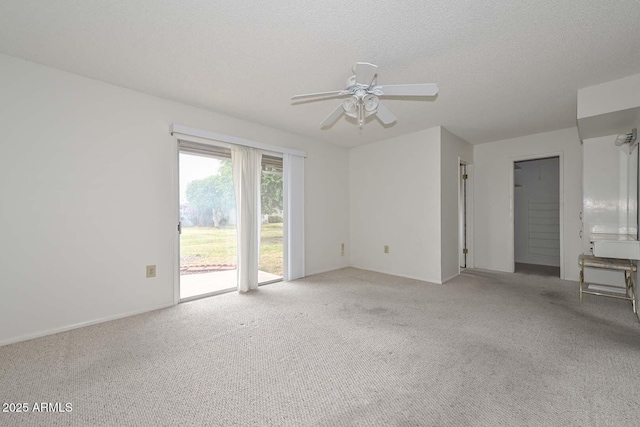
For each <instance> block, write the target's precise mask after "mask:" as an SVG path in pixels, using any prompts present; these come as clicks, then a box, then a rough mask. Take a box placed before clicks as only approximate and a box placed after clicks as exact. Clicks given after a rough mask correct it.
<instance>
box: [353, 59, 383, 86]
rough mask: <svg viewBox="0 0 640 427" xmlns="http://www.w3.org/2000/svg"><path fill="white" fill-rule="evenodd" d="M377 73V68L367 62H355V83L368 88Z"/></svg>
mask: <svg viewBox="0 0 640 427" xmlns="http://www.w3.org/2000/svg"><path fill="white" fill-rule="evenodd" d="M377 73H378V66H377V65H373V64H369V63H368V62H356V83H358V84H361V85H366V86H369V85H370V84H371V83H373V79H374V78H375V77H376V74H377Z"/></svg>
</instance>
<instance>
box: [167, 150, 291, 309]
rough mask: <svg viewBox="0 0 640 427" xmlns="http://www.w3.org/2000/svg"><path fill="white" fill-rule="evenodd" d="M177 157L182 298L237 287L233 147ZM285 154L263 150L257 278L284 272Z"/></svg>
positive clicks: (263, 279) (271, 277)
mask: <svg viewBox="0 0 640 427" xmlns="http://www.w3.org/2000/svg"><path fill="white" fill-rule="evenodd" d="M190 150H191V149H189V148H185V149H182V150H181V152H180V157H179V170H180V176H179V182H180V224H181V234H180V299H191V298H194V297H198V296H204V295H208V294H212V293H215V292H221V291H226V290H231V289H236V286H237V249H238V244H237V230H236V226H237V224H236V205H235V193H234V188H233V173H232V167H231V152H230V151H228V150H227V151H224V150H223V149H219V150H218V151H217V152H215V153H208V152H206V151H205V150H203V151H202V152H195V151H194V152H192V151H190ZM283 191H284V189H283V185H282V159H280V158H277V157H271V156H266V155H263V157H262V167H261V175H260V194H261V218H260V222H261V232H260V262H259V271H258V283H260V284H265V283H270V282H273V281H278V280H282V275H283V255H284V246H283V235H284V234H283V213H284V212H283V208H284V206H283V200H284V199H283Z"/></svg>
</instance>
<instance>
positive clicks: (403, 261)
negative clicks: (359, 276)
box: [349, 127, 457, 283]
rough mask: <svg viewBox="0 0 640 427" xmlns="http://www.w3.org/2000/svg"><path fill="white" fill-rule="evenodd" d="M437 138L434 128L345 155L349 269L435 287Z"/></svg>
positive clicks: (438, 276)
mask: <svg viewBox="0 0 640 427" xmlns="http://www.w3.org/2000/svg"><path fill="white" fill-rule="evenodd" d="M440 134H441V131H440V127H435V128H431V129H427V130H425V131H421V132H416V133H412V134H409V135H403V136H400V137H397V138H392V139H388V140H385V141H380V142H375V143H372V144H367V145H362V146H359V147H356V148H353V149H351V151H350V153H349V176H350V179H349V182H350V205H349V206H350V214H351V265H353V266H354V267H359V268H364V269H367V270H373V271H380V272H383V273H388V274H395V275H398V276H405V277H413V278H417V279H421V280H426V281H430V282H435V283H439V282H440V281H441V265H440V259H441V247H440V224H441V220H440V191H441V189H440ZM385 245H389V246H390V253H388V254H385V253H384V246H385ZM456 262H457V257H456Z"/></svg>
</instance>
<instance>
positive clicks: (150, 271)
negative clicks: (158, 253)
mask: <svg viewBox="0 0 640 427" xmlns="http://www.w3.org/2000/svg"><path fill="white" fill-rule="evenodd" d="M150 277H156V266H155V265H147V279H148V278H150Z"/></svg>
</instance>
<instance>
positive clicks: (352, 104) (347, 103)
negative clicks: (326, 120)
mask: <svg viewBox="0 0 640 427" xmlns="http://www.w3.org/2000/svg"><path fill="white" fill-rule="evenodd" d="M357 106H358V98H356V97H355V96H352V97H350V98H348V99H345V100H344V102H343V103H342V108H344V111H346V112H347V113H353V112H355V111H356V108H357Z"/></svg>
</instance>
